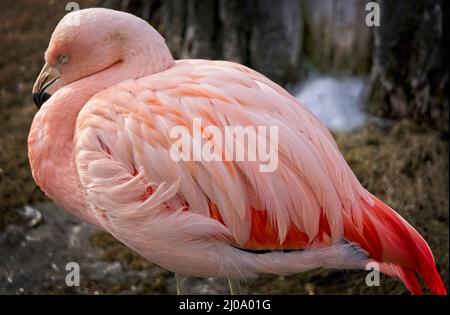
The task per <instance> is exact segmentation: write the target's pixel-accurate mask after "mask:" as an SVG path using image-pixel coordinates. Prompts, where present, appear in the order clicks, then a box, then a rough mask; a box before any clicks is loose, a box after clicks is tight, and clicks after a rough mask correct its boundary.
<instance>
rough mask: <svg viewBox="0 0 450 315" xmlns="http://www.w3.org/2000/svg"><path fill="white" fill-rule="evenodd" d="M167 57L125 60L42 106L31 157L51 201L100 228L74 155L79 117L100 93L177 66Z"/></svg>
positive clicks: (31, 140)
mask: <svg viewBox="0 0 450 315" xmlns="http://www.w3.org/2000/svg"><path fill="white" fill-rule="evenodd" d="M167 52H168V50H167ZM134 53H136V51H134ZM139 56H142V57H141V58H139ZM168 56H169V57H170V58H169V57H168ZM168 56H167V55H166V56H157V55H156V56H153V58H157V59H156V60H158V63H155V61H156V60H155V59H153V60H148V59H147V58H143V57H145V55H143V54H138V55H134V58H133V61H134V62H131V61H130V59H128V58H125V59H124V61H122V62H119V63H116V64H114V65H113V66H111V67H109V68H108V69H106V70H104V71H101V72H98V73H96V74H94V75H91V76H88V77H85V78H83V79H81V80H78V81H75V82H72V83H70V84H68V85H66V86H64V87H62V88H61V89H59V90H58V91H57V92H56V93H55V94H53V95H52V97H51V98H50V99H49V100H48V101H47V102H46V103H45V104H44V105H43V106H42V107H41V109H40V110H39V111H38V112H37V114H36V115H35V117H34V119H33V123H32V125H31V130H30V134H29V137H28V156H29V160H30V165H31V169H32V172H33V177H34V179H35V181H36V183H37V184H38V186H39V187H40V188H41V189H42V190H43V191H44V192H45V193H46V194H47V195H48V196H49V197H50V198H51V199H52V200H54V201H55V202H56V203H58V204H60V205H61V206H62V207H64V208H65V209H67V210H68V211H70V212H71V213H72V214H74V215H76V216H78V217H80V218H81V219H83V220H85V221H87V222H89V223H91V224H95V225H98V224H97V221H96V219H95V218H94V217H93V216H91V214H90V212H89V210H88V207H87V204H86V201H85V198H84V193H83V191H82V189H81V187H80V184H79V179H78V174H77V170H76V165H75V160H74V156H73V137H74V132H75V130H74V128H75V124H76V120H77V117H78V114H79V112H80V111H81V109H82V108H83V106H84V105H85V104H86V102H87V101H88V100H89V99H90V98H91V97H92V96H93V95H95V94H96V93H97V92H99V91H101V90H103V89H105V88H108V87H110V86H112V85H114V84H116V83H119V82H121V81H123V80H126V79H137V78H140V77H143V76H145V75H150V74H153V73H156V72H160V71H163V70H165V69H168V68H169V67H171V66H172V65H173V64H174V60H173V59H172V57H171V55H170V53H169V54H168Z"/></svg>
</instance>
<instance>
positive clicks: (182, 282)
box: [175, 274, 188, 295]
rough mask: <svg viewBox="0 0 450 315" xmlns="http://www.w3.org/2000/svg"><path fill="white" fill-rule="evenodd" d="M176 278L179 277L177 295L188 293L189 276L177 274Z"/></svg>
mask: <svg viewBox="0 0 450 315" xmlns="http://www.w3.org/2000/svg"><path fill="white" fill-rule="evenodd" d="M175 278H176V279H177V295H185V294H188V292H187V289H186V280H187V277H185V276H182V275H180V274H175Z"/></svg>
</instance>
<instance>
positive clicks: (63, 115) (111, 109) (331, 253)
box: [29, 9, 446, 294]
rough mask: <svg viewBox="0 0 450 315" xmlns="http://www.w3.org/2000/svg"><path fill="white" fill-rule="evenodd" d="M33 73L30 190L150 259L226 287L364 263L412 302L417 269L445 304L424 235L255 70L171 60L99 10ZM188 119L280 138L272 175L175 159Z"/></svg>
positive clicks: (56, 41) (63, 34) (231, 164)
mask: <svg viewBox="0 0 450 315" xmlns="http://www.w3.org/2000/svg"><path fill="white" fill-rule="evenodd" d="M75 18H76V19H75ZM74 20H78V21H79V25H73V21H74ZM94 29H95V31H93V30H94ZM61 56H64V58H61ZM46 63H47V66H46V68H44V70H43V72H42V73H41V75H40V77H39V78H38V80H37V82H36V85H35V88H34V90H33V91H34V92H35V93H43V92H44V90H43V86H44V85H45V83H46V82H49V81H50V80H51V79H53V78H54V79H55V80H56V81H55V84H53V85H52V86H50V87H49V88H48V89H47V90H45V91H46V92H48V93H51V94H52V96H51V97H50V99H49V100H47V101H46V102H45V103H44V104H43V105H42V108H41V109H40V110H39V111H38V113H37V114H36V116H35V118H34V121H33V124H32V127H31V131H30V136H29V159H30V163H31V167H32V170H33V176H34V178H35V181H36V183H37V184H38V185H39V186H40V187H41V189H42V190H43V191H44V192H45V193H46V194H47V195H48V196H50V197H51V198H52V199H53V200H54V201H55V202H57V203H59V204H61V205H62V206H64V207H65V208H66V209H67V210H68V211H70V212H72V213H73V214H74V215H76V216H78V217H80V218H82V219H83V220H85V221H87V222H89V223H91V224H94V225H96V226H97V227H99V228H101V229H104V230H105V231H108V232H109V233H111V234H112V235H113V236H114V237H116V238H117V239H118V240H120V241H121V242H123V243H124V244H126V245H127V246H129V247H130V248H132V249H133V250H135V251H137V252H138V253H140V254H141V255H142V256H144V257H145V258H147V259H149V260H150V261H152V262H154V263H157V264H159V265H161V266H162V267H164V268H167V269H169V270H172V271H174V272H176V273H179V274H183V275H187V276H203V277H207V276H215V277H228V278H245V277H250V276H253V275H255V274H259V273H275V274H290V273H297V272H302V271H306V270H310V269H313V268H318V267H329V268H364V266H365V264H366V263H368V262H370V261H374V262H378V263H380V266H381V271H382V272H385V273H387V274H389V275H392V276H396V277H399V278H400V279H402V280H403V281H404V282H405V284H406V285H407V287H408V289H409V290H410V291H411V292H413V293H422V291H421V288H420V285H419V284H418V282H417V279H416V276H415V274H414V272H417V273H419V274H420V275H421V276H422V277H423V279H424V282H425V284H426V285H427V287H428V288H429V289H431V290H432V291H433V292H435V293H437V294H445V293H446V291H445V288H444V286H443V284H442V280H441V278H440V276H439V274H438V273H437V271H436V267H435V264H434V260H433V256H432V254H431V251H430V249H429V247H428V245H427V244H426V242H425V241H424V240H423V238H422V237H421V236H420V235H419V234H418V233H417V232H416V231H415V230H414V229H413V228H412V227H411V226H410V225H409V224H408V223H407V222H406V221H405V220H404V219H402V218H401V217H400V216H399V215H398V214H397V213H395V212H394V210H392V209H391V208H389V207H388V206H386V205H385V204H383V203H382V202H381V201H380V200H378V199H377V198H376V197H374V196H373V195H371V194H370V193H369V192H367V191H366V190H365V189H364V188H363V187H362V186H361V184H360V183H359V182H358V180H357V179H356V177H355V175H354V174H353V172H352V171H351V169H350V168H349V166H348V165H347V163H346V162H345V160H344V159H343V157H342V155H341V154H340V152H339V150H338V147H337V145H336V143H335V141H334V139H333V137H332V136H331V134H330V133H329V132H328V130H327V129H326V128H325V127H324V126H323V125H322V123H321V122H320V121H319V120H318V119H317V118H316V117H315V116H314V115H313V114H312V113H311V112H309V111H308V110H307V109H306V108H305V107H303V106H302V105H301V104H299V102H298V101H297V100H296V99H295V98H294V97H292V96H291V95H290V94H289V93H288V92H286V91H285V90H284V89H283V88H281V87H280V86H278V85H277V84H275V83H274V82H272V81H270V80H269V79H267V78H266V77H264V76H263V75H261V74H259V73H258V72H256V71H253V70H251V69H249V68H247V67H245V66H242V65H239V64H236V63H231V62H225V61H209V60H178V61H174V60H173V58H172V56H171V54H170V52H169V50H168V49H167V47H166V45H165V42H164V39H163V38H162V37H161V36H160V35H159V34H158V33H157V32H156V31H155V30H154V29H153V28H152V27H151V26H149V25H148V24H147V23H146V22H145V21H143V20H141V19H139V18H137V17H134V16H132V15H129V14H126V13H122V12H116V11H112V10H106V9H87V10H81V11H78V12H74V13H70V14H68V15H67V16H66V17H65V18H64V19H63V20H62V21H61V22H60V23H59V25H58V26H57V28H56V30H55V32H54V34H53V36H52V39H51V41H50V44H49V48H48V50H47V52H46ZM196 117H199V118H201V119H202V122H203V123H204V124H205V125H212V126H216V127H218V128H220V129H222V130H223V129H224V128H225V127H226V126H227V125H234V126H236V125H239V126H277V128H278V132H279V133H278V134H279V139H278V151H277V152H278V160H279V162H278V167H277V168H276V170H275V171H273V172H260V171H259V170H258V167H257V166H258V165H257V163H256V162H253V161H213V162H207V161H174V160H173V159H171V157H170V148H171V145H172V142H173V140H172V139H171V137H170V130H171V128H173V127H175V126H185V127H187V128H189V126H191V125H192V120H193V119H194V118H196ZM237 144H238V145H241V146H242V147H245V145H244V143H237ZM243 249H245V250H243ZM247 249H248V250H261V249H264V250H272V252H268V253H264V254H261V253H255V252H251V251H250V252H249V251H246V250H247ZM281 249H303V251H291V252H282V251H278V250H281Z"/></svg>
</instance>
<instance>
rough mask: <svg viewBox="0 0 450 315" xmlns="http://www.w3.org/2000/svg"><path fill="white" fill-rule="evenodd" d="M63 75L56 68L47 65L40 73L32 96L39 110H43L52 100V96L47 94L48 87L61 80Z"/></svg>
mask: <svg viewBox="0 0 450 315" xmlns="http://www.w3.org/2000/svg"><path fill="white" fill-rule="evenodd" d="M60 76H61V74H60V73H59V71H58V70H57V69H55V68H52V67H50V66H49V65H48V64H45V65H44V67H43V68H42V70H41V73H39V76H38V78H37V79H36V82H35V83H34V86H33V91H32V96H33V102H34V104H36V106H37V108H41V106H42V104H44V103H45V101H47V100H48V99H49V98H50V96H51V95H50V94H48V93H47V92H46V90H47V89H48V87H49V86H50V85H52V84H53V83H55V82H56V80H58V79H59V77H60Z"/></svg>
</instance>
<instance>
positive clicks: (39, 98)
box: [32, 92, 51, 108]
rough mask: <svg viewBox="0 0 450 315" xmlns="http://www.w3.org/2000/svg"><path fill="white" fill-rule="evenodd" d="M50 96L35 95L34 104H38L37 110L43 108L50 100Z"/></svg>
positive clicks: (40, 93) (43, 94)
mask: <svg viewBox="0 0 450 315" xmlns="http://www.w3.org/2000/svg"><path fill="white" fill-rule="evenodd" d="M50 96H51V95H50V94H48V93H46V92H39V93H33V94H32V97H33V102H34V104H36V106H37V108H41V106H42V104H44V103H45V102H46V101H47V100H48V99H49V98H50Z"/></svg>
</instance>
